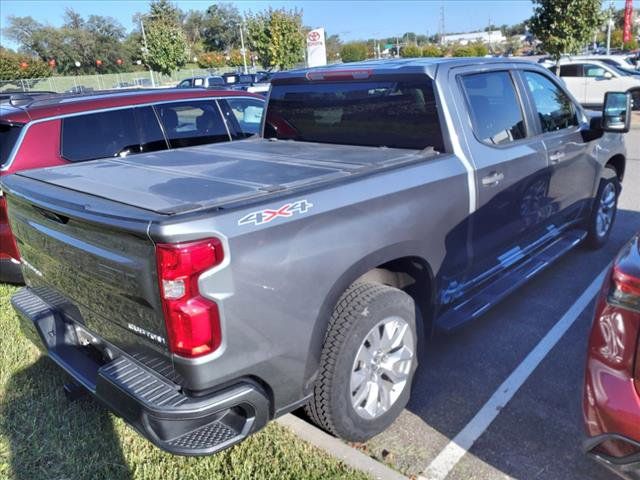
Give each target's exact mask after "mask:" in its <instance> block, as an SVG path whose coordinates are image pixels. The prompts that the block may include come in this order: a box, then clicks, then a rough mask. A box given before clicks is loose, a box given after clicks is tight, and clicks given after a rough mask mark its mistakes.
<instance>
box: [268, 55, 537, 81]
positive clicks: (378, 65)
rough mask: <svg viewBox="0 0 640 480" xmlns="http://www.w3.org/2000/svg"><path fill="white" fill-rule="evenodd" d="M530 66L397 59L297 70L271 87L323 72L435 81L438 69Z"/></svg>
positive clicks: (491, 60)
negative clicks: (409, 76)
mask: <svg viewBox="0 0 640 480" xmlns="http://www.w3.org/2000/svg"><path fill="white" fill-rule="evenodd" d="M516 62H521V63H529V64H532V65H533V62H531V61H529V60H526V59H515V58H511V57H510V58H496V57H426V58H397V59H393V60H365V61H362V62H352V63H339V64H334V65H328V66H324V67H313V68H300V69H297V70H288V71H286V72H277V73H276V74H274V77H273V79H272V80H271V83H273V84H277V83H279V82H286V80H289V79H294V78H295V79H299V78H300V77H307V78H309V77H308V75H309V74H311V75H313V74H320V73H322V72H331V73H340V72H345V73H346V72H354V71H357V72H360V73H362V72H367V73H368V74H369V75H371V76H373V75H394V74H395V75H397V74H426V75H428V76H430V77H432V78H433V77H435V73H436V70H437V68H438V66H440V65H447V66H450V67H456V66H465V65H484V64H495V63H510V64H513V63H516Z"/></svg>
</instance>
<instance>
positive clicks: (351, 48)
mask: <svg viewBox="0 0 640 480" xmlns="http://www.w3.org/2000/svg"><path fill="white" fill-rule="evenodd" d="M367 54H368V49H367V44H366V43H364V42H350V43H345V44H344V45H343V46H342V48H341V49H340V58H342V61H343V62H345V63H348V62H359V61H361V60H365V59H366V58H367Z"/></svg>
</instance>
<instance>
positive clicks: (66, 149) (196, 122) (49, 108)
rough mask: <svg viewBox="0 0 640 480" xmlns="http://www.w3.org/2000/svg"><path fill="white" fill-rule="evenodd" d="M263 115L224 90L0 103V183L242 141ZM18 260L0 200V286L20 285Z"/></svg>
mask: <svg viewBox="0 0 640 480" xmlns="http://www.w3.org/2000/svg"><path fill="white" fill-rule="evenodd" d="M263 108H264V99H263V98H262V97H261V96H259V95H253V94H250V93H246V92H238V91H228V90H222V91H216V90H209V91H205V90H189V91H183V90H171V89H163V90H148V91H126V92H117V91H116V92H110V93H105V92H100V93H96V94H87V95H81V96H80V95H79V96H69V95H60V94H49V95H46V94H40V95H38V96H35V95H34V96H32V97H30V96H29V95H25V94H17V95H14V96H12V97H11V96H10V97H8V98H5V99H4V100H3V101H2V102H1V103H0V177H3V176H6V175H10V174H12V173H16V172H19V171H22V170H27V169H32V168H40V167H50V166H55V165H64V164H69V163H77V162H84V161H87V160H93V159H97V158H105V157H106V158H108V157H112V158H113V157H115V158H124V157H127V156H131V155H136V154H140V153H145V152H155V151H160V150H168V149H176V148H182V147H188V146H193V145H202V144H206V143H216V142H226V141H232V140H238V139H242V138H246V137H249V136H251V135H255V134H257V133H258V131H259V127H260V122H261V117H262V111H263ZM19 260H20V256H19V253H18V249H17V248H16V245H15V243H14V241H13V237H12V235H11V229H10V228H9V224H8V221H7V213H6V204H5V199H4V197H2V195H1V194H0V281H4V282H7V281H9V282H20V281H21V278H22V275H21V273H20V268H19Z"/></svg>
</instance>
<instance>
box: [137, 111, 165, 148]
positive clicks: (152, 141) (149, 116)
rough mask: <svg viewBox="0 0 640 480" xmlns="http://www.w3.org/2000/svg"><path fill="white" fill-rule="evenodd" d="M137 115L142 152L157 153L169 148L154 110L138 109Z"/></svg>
mask: <svg viewBox="0 0 640 480" xmlns="http://www.w3.org/2000/svg"><path fill="white" fill-rule="evenodd" d="M136 114H137V115H138V130H139V131H140V152H141V153H143V152H157V151H159V150H166V149H167V148H169V146H168V145H167V141H166V140H165V138H164V135H163V134H162V129H161V128H160V123H159V121H158V118H157V117H156V112H154V111H153V108H151V107H140V108H136Z"/></svg>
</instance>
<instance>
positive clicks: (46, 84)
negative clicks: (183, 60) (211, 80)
mask: <svg viewBox="0 0 640 480" xmlns="http://www.w3.org/2000/svg"><path fill="white" fill-rule="evenodd" d="M231 71H235V69H234V68H232V67H229V68H220V69H208V70H207V69H201V68H190V69H183V70H178V71H176V72H173V73H172V74H171V75H162V74H160V73H158V72H149V71H138V72H127V73H104V74H95V75H74V76H65V77H47V78H29V79H18V80H0V92H29V91H32V90H40V91H43V90H44V91H50V92H88V91H91V90H111V89H114V88H116V89H117V88H139V87H145V88H148V87H152V86H155V87H174V86H176V85H177V84H178V82H180V81H181V80H184V79H185V78H189V77H196V76H203V75H221V74H223V73H225V72H231Z"/></svg>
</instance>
